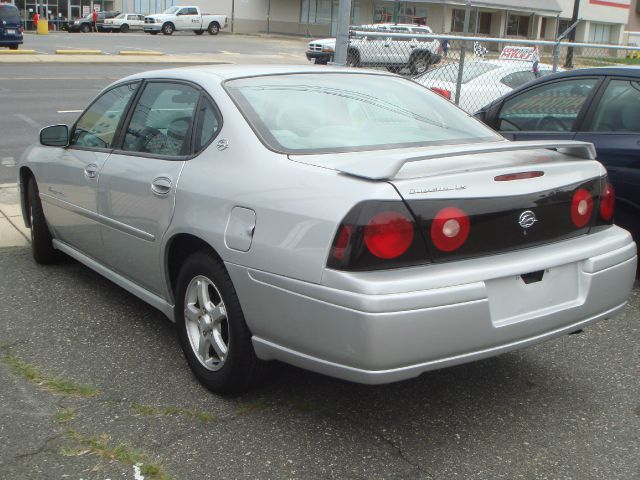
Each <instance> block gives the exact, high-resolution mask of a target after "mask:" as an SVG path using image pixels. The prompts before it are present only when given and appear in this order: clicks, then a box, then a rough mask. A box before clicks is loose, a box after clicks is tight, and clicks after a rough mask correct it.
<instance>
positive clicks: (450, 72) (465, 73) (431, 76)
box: [420, 63, 498, 83]
mask: <svg viewBox="0 0 640 480" xmlns="http://www.w3.org/2000/svg"><path fill="white" fill-rule="evenodd" d="M458 67H459V64H457V63H456V64H451V63H450V64H449V65H443V66H442V67H438V68H435V69H433V70H431V71H429V72H427V73H426V74H424V75H423V76H422V77H421V78H420V81H422V80H440V81H442V82H452V83H456V82H457V81H458ZM496 68H498V65H492V64H490V63H465V65H464V69H463V70H462V83H467V82H469V81H471V80H473V79H474V78H477V77H479V76H480V75H482V74H484V73H487V72H490V71H491V70H495V69H496Z"/></svg>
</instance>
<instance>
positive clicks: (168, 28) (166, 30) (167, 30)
mask: <svg viewBox="0 0 640 480" xmlns="http://www.w3.org/2000/svg"><path fill="white" fill-rule="evenodd" d="M174 31H175V27H174V26H173V24H172V23H165V24H164V25H163V26H162V34H163V35H171V34H173V32H174Z"/></svg>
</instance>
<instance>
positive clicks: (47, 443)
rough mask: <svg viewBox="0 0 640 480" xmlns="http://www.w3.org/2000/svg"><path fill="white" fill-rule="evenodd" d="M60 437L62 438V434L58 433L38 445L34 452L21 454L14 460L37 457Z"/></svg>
mask: <svg viewBox="0 0 640 480" xmlns="http://www.w3.org/2000/svg"><path fill="white" fill-rule="evenodd" d="M60 437H62V433H58V434H57V435H54V436H52V437H49V438H47V439H46V440H45V441H44V442H43V444H42V445H40V446H39V447H38V448H36V449H35V450H33V451H31V452H25V453H21V454H19V455H16V456H15V457H14V458H15V459H16V460H18V459H22V458H26V457H33V456H34V455H39V454H41V453H42V452H44V451H45V450H46V449H47V447H48V446H49V443H50V442H52V441H54V440H57V439H59V438H60Z"/></svg>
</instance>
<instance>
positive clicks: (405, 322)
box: [228, 227, 637, 384]
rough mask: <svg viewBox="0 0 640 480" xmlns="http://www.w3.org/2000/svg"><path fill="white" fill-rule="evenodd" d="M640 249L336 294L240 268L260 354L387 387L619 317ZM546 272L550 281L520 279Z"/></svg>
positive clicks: (608, 244)
mask: <svg viewBox="0 0 640 480" xmlns="http://www.w3.org/2000/svg"><path fill="white" fill-rule="evenodd" d="M636 263H637V257H636V245H635V243H633V241H632V239H631V236H630V235H629V234H628V232H626V231H625V230H622V229H620V228H618V227H612V228H610V229H607V230H606V231H604V232H599V233H597V234H592V235H588V236H584V237H580V238H577V239H573V240H569V241H565V242H560V243H556V244H553V245H546V246H543V247H538V248H535V249H527V250H522V251H518V252H512V253H509V254H503V255H494V256H491V257H487V258H482V259H474V260H467V261H461V262H455V263H453V262H452V263H450V264H448V265H445V264H441V265H431V266H426V267H418V268H414V269H399V270H395V271H385V272H368V273H358V274H353V273H345V272H336V271H330V270H327V272H326V274H325V278H324V281H323V283H324V285H316V284H310V283H306V282H301V281H298V280H293V279H290V278H285V277H280V276H276V275H272V274H268V273H264V272H258V271H254V270H249V269H246V268H244V267H239V266H236V265H228V269H229V272H230V274H231V276H232V279H233V281H234V284H235V285H236V289H237V291H238V295H239V297H240V301H241V303H242V306H243V310H244V313H245V318H246V319H247V324H248V325H249V328H250V329H251V331H252V333H253V335H254V336H253V344H254V347H255V350H256V353H257V355H258V356H259V357H260V358H262V359H265V360H271V359H276V360H281V361H284V362H287V363H291V364H293V365H297V366H300V367H302V368H306V369H309V370H313V371H317V372H319V373H323V374H327V375H331V376H335V377H339V378H343V379H346V380H350V381H355V382H361V383H369V384H379V383H388V382H394V381H398V380H404V379H407V378H412V377H416V376H418V375H420V374H421V373H422V372H425V371H428V370H433V369H437V368H442V367H447V366H451V365H456V364H460V363H465V362H469V361H473V360H478V359H481V358H486V357H490V356H493V355H498V354H500V353H504V352H508V351H511V350H515V349H519V348H523V347H526V346H529V345H533V344H536V343H540V342H543V341H545V340H548V339H551V338H554V337H557V336H560V335H564V334H566V333H570V332H572V331H575V330H578V329H580V328H583V327H584V326H586V325H588V324H590V323H593V322H596V321H598V320H601V319H605V318H608V317H611V316H613V315H615V314H616V313H618V312H619V311H620V310H621V309H622V308H623V307H624V305H625V303H626V299H627V296H628V295H629V292H630V290H631V288H632V286H633V282H634V280H635V271H636ZM537 270H544V272H545V273H544V276H543V278H542V280H541V281H540V282H536V283H531V284H525V283H524V281H522V278H521V277H520V275H522V274H525V273H529V272H532V271H537Z"/></svg>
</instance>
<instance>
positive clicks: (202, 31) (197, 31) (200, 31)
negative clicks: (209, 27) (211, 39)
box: [194, 30, 204, 35]
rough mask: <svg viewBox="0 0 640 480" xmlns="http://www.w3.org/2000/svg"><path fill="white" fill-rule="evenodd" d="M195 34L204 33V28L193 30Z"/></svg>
mask: <svg viewBox="0 0 640 480" xmlns="http://www.w3.org/2000/svg"><path fill="white" fill-rule="evenodd" d="M194 32H195V34H196V35H202V34H203V33H204V30H194Z"/></svg>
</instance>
